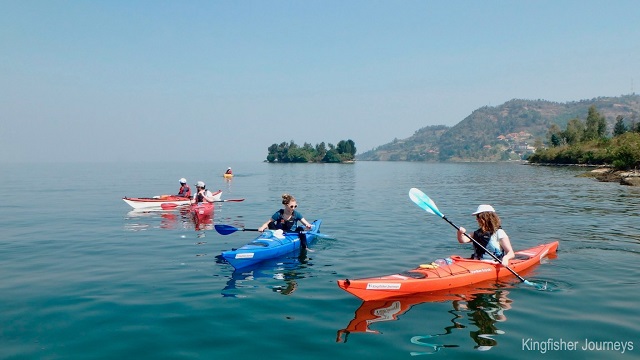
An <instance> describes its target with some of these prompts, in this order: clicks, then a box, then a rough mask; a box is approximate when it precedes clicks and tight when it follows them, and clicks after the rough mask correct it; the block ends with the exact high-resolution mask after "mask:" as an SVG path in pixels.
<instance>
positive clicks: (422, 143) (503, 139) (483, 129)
mask: <svg viewBox="0 0 640 360" xmlns="http://www.w3.org/2000/svg"><path fill="white" fill-rule="evenodd" d="M592 105H594V106H596V108H597V110H598V112H599V113H600V114H602V115H603V116H605V118H606V120H607V129H608V132H609V133H611V132H612V130H613V127H614V124H615V122H616V118H617V117H618V116H622V117H624V119H625V122H627V123H628V124H629V125H630V126H631V125H632V124H635V123H638V122H640V95H635V94H634V95H625V96H620V97H600V98H595V99H591V100H581V101H574V102H567V103H557V102H551V101H545V100H519V99H514V100H510V101H507V102H506V103H504V104H502V105H499V106H494V107H490V106H485V107H482V108H480V109H477V110H475V111H474V112H473V113H471V114H470V115H469V116H467V117H466V118H465V119H463V120H462V121H460V122H459V123H458V124H456V125H455V126H453V127H447V126H444V125H437V126H427V127H424V128H422V129H419V130H417V131H416V132H415V133H414V134H413V135H412V136H411V137H409V138H407V139H401V140H398V139H395V140H393V141H392V142H390V143H388V144H384V145H381V146H379V147H377V148H375V149H372V150H369V151H367V152H364V153H362V154H358V155H356V160H365V161H366V160H369V161H501V160H518V159H522V158H525V157H527V156H528V155H529V154H531V153H532V152H533V151H535V148H536V146H541V145H542V144H546V143H547V142H548V139H547V135H548V134H547V133H548V130H549V128H550V127H551V126H552V125H554V124H555V125H557V126H559V127H560V128H564V127H566V125H567V123H568V122H569V120H571V119H574V118H579V119H582V120H584V119H585V118H586V117H587V113H588V109H589V107H590V106H592Z"/></svg>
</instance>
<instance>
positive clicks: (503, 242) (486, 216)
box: [458, 204, 515, 266]
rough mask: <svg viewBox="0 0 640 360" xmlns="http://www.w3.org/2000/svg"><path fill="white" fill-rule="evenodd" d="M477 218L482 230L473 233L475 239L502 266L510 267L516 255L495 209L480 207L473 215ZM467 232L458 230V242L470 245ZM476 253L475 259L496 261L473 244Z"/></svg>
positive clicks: (463, 229) (487, 206)
mask: <svg viewBox="0 0 640 360" xmlns="http://www.w3.org/2000/svg"><path fill="white" fill-rule="evenodd" d="M472 215H475V216H476V220H477V221H478V225H479V226H480V228H479V229H478V230H476V231H474V232H473V235H471V237H473V239H474V240H475V241H477V242H478V243H480V244H481V245H482V246H484V248H485V249H487V250H488V251H490V252H491V253H492V254H493V255H495V256H496V257H497V258H498V259H500V261H501V262H502V265H504V266H508V265H509V260H511V259H513V257H514V256H515V254H514V253H513V248H512V247H511V241H510V240H509V236H507V233H506V232H505V231H504V230H502V227H501V226H500V218H499V217H498V214H496V211H495V209H494V208H493V206H491V205H486V204H483V205H479V206H478V209H477V210H476V211H475V212H474V213H473V214H472ZM466 232H467V230H466V229H465V228H463V227H460V229H459V230H458V242H460V243H468V242H470V241H471V240H469V238H468V237H466V236H465V233H466ZM473 248H474V253H473V255H472V256H471V257H472V258H473V259H478V260H494V259H493V257H492V256H491V255H489V254H486V251H485V249H483V248H482V247H481V246H478V245H477V244H476V243H475V242H474V243H473Z"/></svg>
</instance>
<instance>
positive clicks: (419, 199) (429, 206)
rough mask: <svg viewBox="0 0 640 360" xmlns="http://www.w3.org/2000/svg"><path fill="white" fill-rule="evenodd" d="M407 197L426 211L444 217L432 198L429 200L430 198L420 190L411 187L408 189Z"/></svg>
mask: <svg viewBox="0 0 640 360" xmlns="http://www.w3.org/2000/svg"><path fill="white" fill-rule="evenodd" d="M409 198H411V201H413V202H414V203H415V204H416V205H418V206H419V207H421V208H422V209H423V210H425V211H426V212H428V213H431V214H433V215H438V216H440V217H441V218H444V215H443V214H442V213H441V212H440V210H438V207H437V206H436V204H435V203H434V202H433V200H431V198H429V197H428V196H427V195H426V194H425V193H423V192H422V191H420V190H418V189H416V188H412V189H411V190H409Z"/></svg>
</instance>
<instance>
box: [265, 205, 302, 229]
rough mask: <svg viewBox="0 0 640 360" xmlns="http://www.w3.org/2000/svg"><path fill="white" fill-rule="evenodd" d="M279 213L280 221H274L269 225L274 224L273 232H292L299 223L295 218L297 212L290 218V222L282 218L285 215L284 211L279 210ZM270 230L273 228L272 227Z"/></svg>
mask: <svg viewBox="0 0 640 360" xmlns="http://www.w3.org/2000/svg"><path fill="white" fill-rule="evenodd" d="M278 213H279V214H280V217H279V219H278V220H277V221H272V222H271V223H270V224H269V225H271V224H273V228H274V229H272V230H277V229H282V230H283V231H291V230H292V229H293V228H294V226H295V225H296V222H298V220H297V219H296V217H295V212H294V213H293V214H291V217H290V218H289V220H285V219H283V218H282V216H283V215H284V209H280V210H278ZM269 228H271V226H270V227H269Z"/></svg>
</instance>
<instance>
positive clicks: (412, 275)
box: [400, 271, 427, 279]
mask: <svg viewBox="0 0 640 360" xmlns="http://www.w3.org/2000/svg"><path fill="white" fill-rule="evenodd" d="M400 275H402V276H406V277H410V278H412V279H424V278H426V277H427V275H426V274H424V273H421V272H417V271H405V272H402V273H400Z"/></svg>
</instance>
